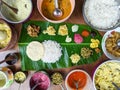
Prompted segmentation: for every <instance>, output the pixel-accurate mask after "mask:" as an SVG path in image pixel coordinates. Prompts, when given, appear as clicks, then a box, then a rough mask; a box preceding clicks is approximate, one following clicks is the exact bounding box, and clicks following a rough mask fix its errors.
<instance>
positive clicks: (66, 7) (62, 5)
mask: <svg viewBox="0 0 120 90" xmlns="http://www.w3.org/2000/svg"><path fill="white" fill-rule="evenodd" d="M58 4H59V9H61V10H62V12H63V15H62V16H61V17H55V16H54V15H53V11H54V10H55V5H54V0H43V3H42V13H43V15H44V16H46V17H47V18H49V19H52V20H61V19H64V18H65V17H67V16H68V15H69V14H70V12H71V3H70V0H59V1H58Z"/></svg>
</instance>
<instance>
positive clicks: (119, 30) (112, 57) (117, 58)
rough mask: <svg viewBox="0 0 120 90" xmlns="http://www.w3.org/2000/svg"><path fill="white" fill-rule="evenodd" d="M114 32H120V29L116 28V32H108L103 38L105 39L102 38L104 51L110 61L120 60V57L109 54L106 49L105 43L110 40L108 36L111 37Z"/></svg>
mask: <svg viewBox="0 0 120 90" xmlns="http://www.w3.org/2000/svg"><path fill="white" fill-rule="evenodd" d="M113 31H117V32H120V27H118V28H116V29H114V30H110V31H107V32H106V33H105V34H104V36H103V38H102V50H103V52H104V54H105V55H106V56H107V57H108V58H109V59H115V60H120V57H115V56H113V55H112V54H110V53H108V52H107V50H106V48H105V41H106V39H107V38H108V36H109V35H111V32H113Z"/></svg>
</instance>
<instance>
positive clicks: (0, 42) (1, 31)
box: [0, 20, 12, 49]
mask: <svg viewBox="0 0 120 90" xmlns="http://www.w3.org/2000/svg"><path fill="white" fill-rule="evenodd" d="M11 37H12V32H11V28H10V27H9V25H8V24H7V23H6V22H4V21H3V20H0V49H3V48H5V47H7V46H8V44H9V42H10V41H11Z"/></svg>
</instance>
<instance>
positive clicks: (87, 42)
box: [19, 21, 102, 70]
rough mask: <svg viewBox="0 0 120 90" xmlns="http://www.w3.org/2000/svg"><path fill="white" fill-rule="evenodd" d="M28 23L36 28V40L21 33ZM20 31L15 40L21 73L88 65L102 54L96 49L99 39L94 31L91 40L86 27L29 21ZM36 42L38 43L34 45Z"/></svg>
mask: <svg viewBox="0 0 120 90" xmlns="http://www.w3.org/2000/svg"><path fill="white" fill-rule="evenodd" d="M32 24H33V25H38V26H39V27H40V31H41V32H42V33H40V34H38V37H36V38H33V37H28V34H27V33H26V32H23V31H25V30H26V27H27V26H29V25H32ZM72 28H73V29H74V30H75V31H74V30H73V31H74V32H72ZM77 28H78V30H76V29H77ZM22 29H23V30H22V32H21V33H22V34H21V36H20V39H19V47H20V53H21V59H22V64H21V65H22V70H40V69H54V68H67V67H71V66H74V65H81V64H88V63H92V62H94V61H95V60H98V58H99V57H101V55H102V50H101V46H100V42H101V41H100V40H101V39H102V36H101V35H100V34H99V32H98V31H95V30H94V33H95V36H94V38H93V37H92V36H91V32H93V30H92V28H90V27H89V26H86V25H79V24H70V23H59V24H54V23H48V22H44V23H43V22H41V21H29V22H26V23H24V24H23V28H22ZM45 29H47V30H45ZM86 31H88V32H87V34H85V35H86V36H85V35H82V34H83V32H84V33H86ZM88 33H89V34H88ZM88 35H89V36H88ZM24 37H27V38H26V39H24ZM36 41H37V43H38V44H34V42H36ZM31 43H33V44H32V45H31ZM91 43H92V44H93V45H91ZM96 44H97V45H96ZM25 50H26V52H24V51H25ZM28 65H29V66H28Z"/></svg>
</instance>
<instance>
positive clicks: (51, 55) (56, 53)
mask: <svg viewBox="0 0 120 90" xmlns="http://www.w3.org/2000/svg"><path fill="white" fill-rule="evenodd" d="M42 44H43V46H44V49H45V52H44V55H43V57H42V58H41V60H42V61H43V62H45V63H55V62H57V61H59V59H60V57H61V55H62V47H61V46H60V44H59V43H57V42H56V41H52V40H48V41H46V40H45V41H44V42H43V43H42Z"/></svg>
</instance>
